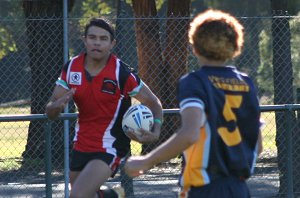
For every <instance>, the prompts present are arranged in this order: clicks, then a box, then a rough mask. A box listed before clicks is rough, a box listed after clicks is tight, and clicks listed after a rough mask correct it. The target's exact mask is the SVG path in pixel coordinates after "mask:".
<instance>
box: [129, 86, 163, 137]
mask: <svg viewBox="0 0 300 198" xmlns="http://www.w3.org/2000/svg"><path fill="white" fill-rule="evenodd" d="M133 97H134V98H135V99H137V100H138V101H140V102H141V103H142V104H144V105H146V106H147V107H149V109H150V110H151V111H152V113H153V117H154V125H153V129H152V132H151V134H148V135H149V138H144V140H142V142H151V141H155V140H157V139H158V138H159V135H160V130H161V125H162V122H163V112H162V105H161V102H160V100H159V99H158V98H157V97H156V95H155V94H153V92H152V91H151V90H150V89H149V87H148V86H147V85H146V84H144V85H143V86H142V87H141V89H140V90H139V92H138V93H137V94H136V95H135V96H133ZM144 134H145V135H147V133H144ZM147 139H148V140H147Z"/></svg>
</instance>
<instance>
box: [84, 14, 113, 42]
mask: <svg viewBox="0 0 300 198" xmlns="http://www.w3.org/2000/svg"><path fill="white" fill-rule="evenodd" d="M92 26H96V27H100V28H103V29H105V30H106V31H108V32H109V33H110V36H111V40H114V39H115V30H114V28H113V27H112V25H111V23H110V22H109V21H108V20H107V19H102V18H92V19H91V20H90V21H89V23H88V24H86V26H85V30H84V36H85V37H86V35H87V31H88V29H89V28H90V27H92Z"/></svg>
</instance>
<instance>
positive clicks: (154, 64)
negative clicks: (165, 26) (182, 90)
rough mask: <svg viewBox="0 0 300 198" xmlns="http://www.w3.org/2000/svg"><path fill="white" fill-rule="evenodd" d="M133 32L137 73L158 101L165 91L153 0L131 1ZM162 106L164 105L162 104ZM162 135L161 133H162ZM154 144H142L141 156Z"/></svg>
mask: <svg viewBox="0 0 300 198" xmlns="http://www.w3.org/2000/svg"><path fill="white" fill-rule="evenodd" d="M132 7H133V10H134V15H135V18H136V20H135V32H136V43H137V53H138V73H139V76H140V77H141V78H142V79H143V81H144V82H145V83H146V84H147V85H149V87H150V88H151V90H152V91H153V92H154V94H156V95H157V96H158V97H159V98H160V99H162V96H163V91H165V90H166V85H165V84H164V83H163V82H165V76H164V75H163V72H162V71H163V70H164V65H163V61H162V60H163V58H162V49H161V43H160V39H161V38H160V35H159V32H160V25H159V20H158V18H157V10H156V5H155V1H154V0H133V1H132ZM163 106H164V104H163ZM162 134H163V133H162ZM155 145H156V143H151V144H144V145H143V146H142V154H145V153H147V152H149V151H150V150H152V148H153V147H154V146H155Z"/></svg>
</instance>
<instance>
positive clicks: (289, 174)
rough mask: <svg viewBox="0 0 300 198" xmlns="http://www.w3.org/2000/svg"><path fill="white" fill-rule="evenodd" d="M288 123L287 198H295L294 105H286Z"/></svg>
mask: <svg viewBox="0 0 300 198" xmlns="http://www.w3.org/2000/svg"><path fill="white" fill-rule="evenodd" d="M285 112H286V121H287V122H286V123H287V143H288V145H287V152H288V157H287V180H288V181H287V188H288V189H287V198H294V192H293V191H294V189H293V187H294V184H293V153H292V152H293V140H292V123H291V122H292V117H293V110H292V105H286V111H285Z"/></svg>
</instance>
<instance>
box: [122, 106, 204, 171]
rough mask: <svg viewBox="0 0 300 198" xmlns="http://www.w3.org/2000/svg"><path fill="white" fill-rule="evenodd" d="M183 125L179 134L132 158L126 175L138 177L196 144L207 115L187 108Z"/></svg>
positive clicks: (183, 114) (182, 116)
mask: <svg viewBox="0 0 300 198" xmlns="http://www.w3.org/2000/svg"><path fill="white" fill-rule="evenodd" d="M181 119H182V125H181V127H180V128H179V129H178V131H177V133H175V134H173V135H172V136H171V137H170V138H169V139H168V140H167V141H166V142H164V143H163V144H161V145H160V146H158V147H157V148H156V149H154V150H153V151H151V152H150V153H148V154H147V155H145V156H132V157H130V158H129V159H128V161H127V163H126V165H125V171H126V173H127V174H128V175H129V176H131V177H136V176H138V175H140V174H142V173H143V171H146V170H148V169H150V168H151V167H153V166H154V165H156V164H158V163H160V162H164V161H168V160H170V159H172V158H174V157H176V156H178V155H179V154H180V153H182V152H183V151H184V150H186V149H187V148H188V147H189V146H191V145H192V144H194V143H195V142H196V141H197V140H198V139H199V135H200V128H201V126H202V125H203V123H204V120H205V115H204V113H203V111H202V110H201V109H200V108H195V107H187V108H185V109H184V110H183V111H182V112H181Z"/></svg>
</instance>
